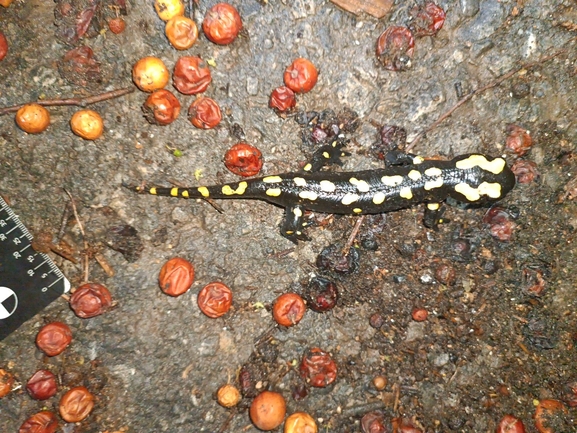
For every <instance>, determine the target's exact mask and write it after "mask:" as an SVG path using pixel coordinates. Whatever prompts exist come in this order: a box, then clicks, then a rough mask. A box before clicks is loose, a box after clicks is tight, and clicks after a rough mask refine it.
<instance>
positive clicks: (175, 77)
mask: <svg viewBox="0 0 577 433" xmlns="http://www.w3.org/2000/svg"><path fill="white" fill-rule="evenodd" d="M211 81H212V75H211V74H210V68H209V67H208V65H207V64H206V63H205V62H204V60H202V59H201V58H200V57H195V56H184V57H181V58H180V59H178V61H177V62H176V65H174V72H173V74H172V84H173V85H174V87H175V88H176V90H178V91H179V92H180V93H183V94H185V95H196V94H197V93H202V92H204V91H205V90H206V89H207V88H208V86H209V84H210V82H211Z"/></svg>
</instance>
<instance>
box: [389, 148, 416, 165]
mask: <svg viewBox="0 0 577 433" xmlns="http://www.w3.org/2000/svg"><path fill="white" fill-rule="evenodd" d="M421 162H423V158H422V157H420V156H417V155H413V154H412V153H405V152H403V151H401V150H391V151H389V152H387V154H386V155H385V166H387V167H395V166H399V165H401V166H402V165H413V164H420V163H421Z"/></svg>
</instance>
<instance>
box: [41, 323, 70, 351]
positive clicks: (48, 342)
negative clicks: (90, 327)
mask: <svg viewBox="0 0 577 433" xmlns="http://www.w3.org/2000/svg"><path fill="white" fill-rule="evenodd" d="M71 341H72V331H71V330H70V328H69V327H68V325H66V324H64V323H62V322H52V323H49V324H47V325H44V326H43V327H42V329H40V332H38V335H36V345H37V346H38V348H39V349H40V350H41V351H42V352H44V353H45V354H46V355H48V356H56V355H59V354H60V353H62V352H63V351H64V349H66V348H67V347H68V345H69V344H70V342H71Z"/></svg>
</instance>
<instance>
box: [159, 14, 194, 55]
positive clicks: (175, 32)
mask: <svg viewBox="0 0 577 433" xmlns="http://www.w3.org/2000/svg"><path fill="white" fill-rule="evenodd" d="M164 34H165V35H166V37H167V38H168V41H169V42H170V44H171V45H172V46H173V47H174V48H176V49H177V50H188V49H189V48H190V47H192V46H193V45H194V43H195V42H196V40H197V39H198V28H197V27H196V24H195V22H194V21H192V20H191V19H190V18H188V17H185V16H181V15H177V16H175V17H172V18H171V19H170V20H169V21H168V22H167V23H166V27H165V28H164Z"/></svg>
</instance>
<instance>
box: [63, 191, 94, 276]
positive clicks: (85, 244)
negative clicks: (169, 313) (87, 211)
mask: <svg viewBox="0 0 577 433" xmlns="http://www.w3.org/2000/svg"><path fill="white" fill-rule="evenodd" d="M64 192H65V193H66V194H68V197H70V204H71V205H72V212H74V218H75V219H76V223H77V224H78V229H79V230H80V233H81V234H82V242H83V243H84V279H83V282H87V281H88V242H87V241H86V233H84V228H83V227H82V223H81V222H80V217H79V216H78V212H77V211H76V204H75V203H74V198H73V197H72V194H70V193H69V192H68V190H67V189H66V188H64Z"/></svg>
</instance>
